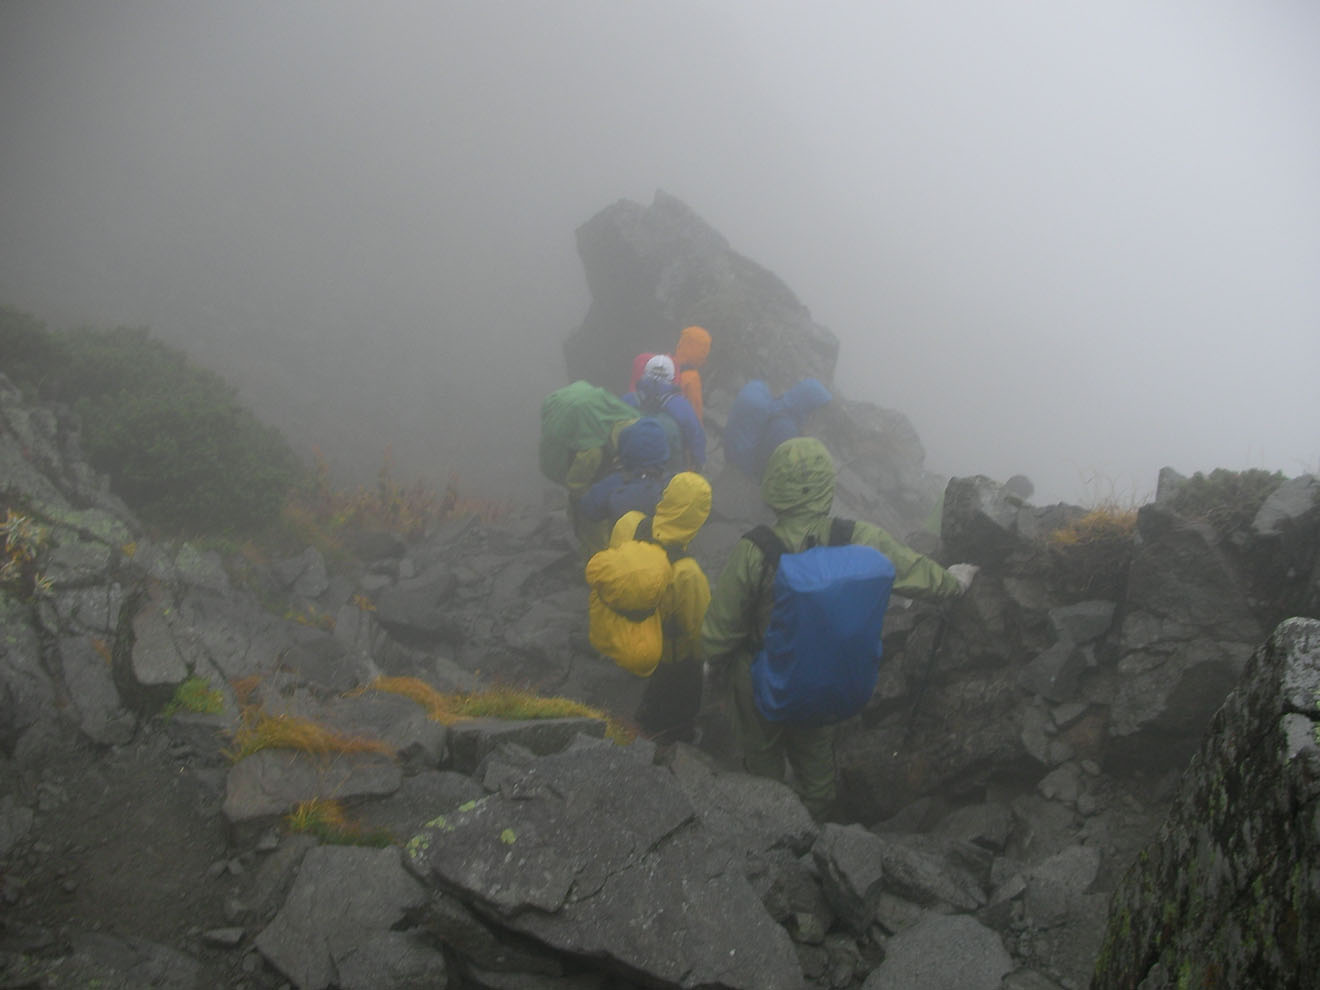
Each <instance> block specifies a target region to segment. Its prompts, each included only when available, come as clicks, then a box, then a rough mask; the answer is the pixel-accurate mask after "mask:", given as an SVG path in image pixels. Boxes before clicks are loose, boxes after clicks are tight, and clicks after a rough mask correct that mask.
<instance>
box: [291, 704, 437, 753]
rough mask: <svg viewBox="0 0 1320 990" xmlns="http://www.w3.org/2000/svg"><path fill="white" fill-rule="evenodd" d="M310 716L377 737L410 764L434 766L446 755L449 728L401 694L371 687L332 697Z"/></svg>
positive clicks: (340, 728)
mask: <svg viewBox="0 0 1320 990" xmlns="http://www.w3.org/2000/svg"><path fill="white" fill-rule="evenodd" d="M309 717H310V718H312V719H313V720H314V721H316V722H319V723H321V724H322V725H333V726H334V727H335V728H336V730H337V731H339V732H342V733H345V734H347V735H355V736H365V737H367V738H369V739H379V740H380V741H381V742H384V743H387V744H388V745H389V746H390V747H391V748H392V749H393V750H394V751H395V752H396V753H397V754H398V756H399V759H401V760H402V761H403V762H404V763H405V764H406V765H408V766H411V767H416V768H435V767H439V766H440V765H441V764H442V763H443V762H444V759H445V752H446V740H447V739H448V736H449V730H448V728H446V727H445V726H444V725H443V724H442V723H440V722H437V721H436V720H435V719H433V718H430V717H429V716H428V715H427V713H426V710H425V709H424V708H422V706H421V705H419V704H418V703H417V702H415V701H412V700H411V699H409V698H405V697H403V696H402V695H397V694H390V693H388V692H383V691H381V692H375V691H373V692H368V693H366V694H356V695H351V696H349V697H333V698H330V699H329V700H327V701H326V702H325V703H324V704H322V705H320V706H318V708H317V709H316V710H315V711H314V712H311V713H309Z"/></svg>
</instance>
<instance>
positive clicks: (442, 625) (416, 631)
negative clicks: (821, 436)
mask: <svg viewBox="0 0 1320 990" xmlns="http://www.w3.org/2000/svg"><path fill="white" fill-rule="evenodd" d="M457 587H458V578H457V577H456V576H455V574H454V571H453V569H452V568H451V567H448V566H446V565H444V564H437V565H436V566H435V567H433V568H431V569H430V570H428V571H426V572H425V573H423V574H421V575H419V576H418V577H415V578H412V579H410V580H407V581H400V582H399V583H398V584H395V585H393V586H391V587H388V588H384V589H382V590H381V591H379V592H377V594H376V599H375V600H376V621H377V622H379V623H380V624H381V625H382V626H384V627H385V628H386V629H388V630H389V631H390V632H391V633H393V634H395V635H398V636H401V637H403V638H404V639H405V640H408V641H417V642H427V643H430V642H456V641H458V640H459V639H461V638H462V634H463V630H462V628H461V627H460V626H459V625H458V624H457V622H456V621H455V619H454V616H453V614H452V608H451V605H450V599H451V597H452V596H453V594H454V590H455V589H456V588H457Z"/></svg>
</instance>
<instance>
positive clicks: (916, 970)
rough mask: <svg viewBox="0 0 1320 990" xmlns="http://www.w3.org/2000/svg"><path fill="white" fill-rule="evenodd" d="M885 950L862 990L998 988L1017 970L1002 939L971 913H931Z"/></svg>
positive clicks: (900, 935)
mask: <svg viewBox="0 0 1320 990" xmlns="http://www.w3.org/2000/svg"><path fill="white" fill-rule="evenodd" d="M885 949H886V955H885V961H884V962H882V963H881V964H880V965H879V966H878V967H877V968H876V970H875V971H874V972H873V973H872V974H871V975H870V976H868V977H867V978H866V982H865V983H864V984H862V990H950V988H951V987H957V988H958V990H998V988H999V985H1000V981H1001V980H1002V979H1003V978H1004V976H1006V975H1007V974H1008V973H1009V972H1010V971H1011V970H1012V969H1013V959H1012V957H1011V956H1010V955H1009V954H1008V950H1007V949H1005V948H1004V943H1003V941H1002V940H1001V939H1000V938H999V936H998V935H996V934H995V933H994V932H993V931H991V930H990V929H989V928H986V927H985V926H984V925H982V924H981V923H980V922H978V921H977V920H976V919H974V918H969V917H967V916H966V915H951V916H943V915H930V916H928V917H926V918H924V919H922V920H921V921H920V922H918V923H917V924H916V925H913V926H912V927H911V928H909V929H907V930H906V931H903V932H900V933H899V934H898V935H895V936H894V937H893V938H891V939H890V940H889V942H888V943H887V944H886V946H885Z"/></svg>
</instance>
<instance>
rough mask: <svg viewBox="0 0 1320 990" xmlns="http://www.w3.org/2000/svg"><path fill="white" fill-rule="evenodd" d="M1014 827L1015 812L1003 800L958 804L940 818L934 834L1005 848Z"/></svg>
mask: <svg viewBox="0 0 1320 990" xmlns="http://www.w3.org/2000/svg"><path fill="white" fill-rule="evenodd" d="M1012 828H1013V813H1012V811H1010V810H1009V808H1008V807H1007V805H1005V804H1003V803H1001V802H999V801H991V802H987V803H985V804H976V805H968V806H966V807H962V808H957V809H955V810H954V811H951V812H950V813H949V814H947V815H945V816H944V818H942V819H940V821H939V823H938V824H937V825H936V827H935V829H934V834H936V835H938V836H940V837H941V838H944V839H948V840H950V841H954V842H972V843H975V844H976V845H978V846H981V847H982V848H984V849H988V850H990V851H991V852H1003V850H1004V848H1005V847H1006V846H1007V845H1008V837H1009V833H1010V832H1011V831H1012Z"/></svg>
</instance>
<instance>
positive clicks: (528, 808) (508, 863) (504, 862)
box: [408, 743, 802, 990]
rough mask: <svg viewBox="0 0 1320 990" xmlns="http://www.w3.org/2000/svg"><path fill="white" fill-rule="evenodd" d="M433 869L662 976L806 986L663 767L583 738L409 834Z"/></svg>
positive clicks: (421, 864) (544, 935)
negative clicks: (583, 741)
mask: <svg viewBox="0 0 1320 990" xmlns="http://www.w3.org/2000/svg"><path fill="white" fill-rule="evenodd" d="M408 851H409V861H410V863H411V865H412V868H413V869H414V871H415V872H417V874H418V875H419V876H421V877H423V878H424V879H426V880H427V881H428V882H434V883H438V884H441V885H442V886H443V887H444V888H445V889H449V890H454V891H458V892H460V893H461V894H462V896H463V897H464V899H466V900H470V901H471V902H472V903H473V904H474V906H475V907H476V908H477V909H478V910H479V911H481V912H482V913H483V914H486V915H488V916H489V917H491V918H492V919H494V920H496V921H498V922H499V924H500V925H502V926H504V927H507V928H509V929H511V930H513V931H516V932H520V933H522V934H524V935H527V936H530V937H531V938H533V939H535V940H536V941H538V942H542V943H544V944H546V945H548V946H551V947H553V948H554V949H555V950H557V951H559V952H561V953H565V954H567V955H570V956H576V957H580V958H583V959H594V960H597V961H603V962H605V963H606V964H607V966H608V968H613V969H615V970H617V971H619V972H620V973H623V974H646V976H647V978H648V979H649V980H652V981H656V983H657V984H658V985H662V986H666V987H711V988H715V987H730V988H733V987H745V988H748V990H752V988H760V990H764V988H775V987H784V988H789V987H792V988H797V987H800V986H801V982H802V976H801V970H800V968H799V966H798V963H797V960H796V957H795V955H794V953H793V949H792V947H791V943H790V942H789V939H788V935H787V934H786V933H785V932H784V930H783V929H782V928H780V927H779V926H778V925H776V924H775V923H774V921H773V920H772V919H771V918H770V917H769V915H768V914H767V913H766V911H765V909H764V907H763V906H762V905H761V903H760V901H759V900H758V898H757V897H756V895H755V893H754V892H753V891H752V889H751V887H750V886H749V885H748V884H747V881H746V879H745V878H744V876H743V874H742V872H741V870H740V869H739V868H738V865H737V862H736V861H731V858H730V856H729V854H728V853H727V852H725V853H722V854H721V853H720V852H719V850H718V849H717V848H716V847H714V846H713V845H712V843H711V840H710V837H709V836H708V835H707V834H706V833H705V830H704V829H703V828H702V827H701V826H700V824H699V823H698V822H697V820H696V816H695V814H694V812H693V809H692V806H691V804H690V803H689V802H688V800H687V797H686V795H685V794H684V793H683V791H682V790H681V789H680V788H679V787H678V785H677V783H676V782H675V781H674V780H673V778H672V776H671V775H670V774H669V773H668V772H667V771H665V770H664V769H663V768H660V767H656V766H648V765H644V764H639V763H638V761H637V760H636V759H635V758H633V757H631V756H630V755H628V754H627V753H626V752H624V751H621V750H619V749H618V748H617V747H615V746H612V745H609V744H605V743H601V744H597V745H594V746H578V747H574V748H573V749H570V750H568V751H566V752H564V753H561V754H558V755H555V756H548V757H543V758H541V759H539V760H537V761H535V762H534V763H533V764H532V765H531V766H530V767H529V768H528V769H527V770H526V771H525V772H524V773H522V774H521V775H509V776H507V777H506V778H505V779H504V781H503V782H502V784H501V789H500V792H499V793H497V794H492V795H491V796H490V797H488V798H486V799H484V800H481V801H478V802H476V803H475V805H473V806H471V807H465V808H461V809H459V810H458V811H456V812H454V813H453V814H450V815H445V816H444V817H443V818H442V819H440V820H437V821H436V822H433V823H432V824H431V826H430V827H428V828H426V829H424V830H423V831H422V832H420V833H419V834H418V835H417V836H415V837H414V838H413V839H412V840H411V841H410V842H409V844H408Z"/></svg>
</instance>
